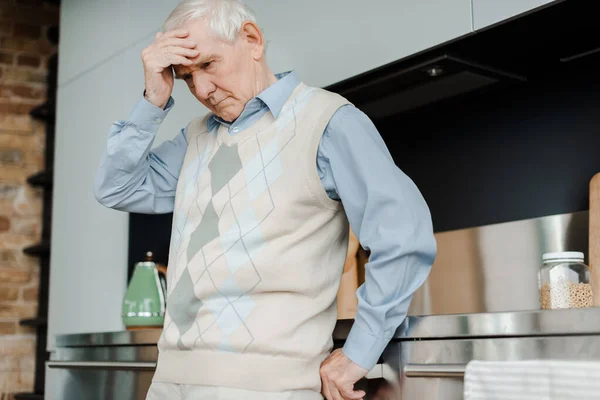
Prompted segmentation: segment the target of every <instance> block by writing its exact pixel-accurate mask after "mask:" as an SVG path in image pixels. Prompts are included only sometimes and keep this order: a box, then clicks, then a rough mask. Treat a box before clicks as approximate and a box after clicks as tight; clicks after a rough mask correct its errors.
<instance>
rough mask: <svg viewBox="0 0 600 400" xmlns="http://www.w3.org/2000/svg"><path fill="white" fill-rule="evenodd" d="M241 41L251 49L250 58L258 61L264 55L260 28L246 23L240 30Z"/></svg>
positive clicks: (263, 43) (263, 40)
mask: <svg viewBox="0 0 600 400" xmlns="http://www.w3.org/2000/svg"><path fill="white" fill-rule="evenodd" d="M240 35H241V36H242V39H243V40H245V41H246V43H247V44H248V45H249V46H250V47H251V49H252V57H253V58H254V60H256V61H259V60H260V59H262V58H263V56H264V54H265V39H264V37H263V34H262V31H261V30H260V28H259V27H258V26H257V25H256V24H255V23H254V22H252V21H246V22H244V24H243V25H242V28H241V29H240Z"/></svg>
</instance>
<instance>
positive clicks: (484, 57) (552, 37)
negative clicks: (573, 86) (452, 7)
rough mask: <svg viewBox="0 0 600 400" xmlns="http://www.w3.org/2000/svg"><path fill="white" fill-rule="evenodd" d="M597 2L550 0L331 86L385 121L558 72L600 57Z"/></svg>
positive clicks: (334, 90) (331, 88)
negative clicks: (491, 24) (417, 110)
mask: <svg viewBox="0 0 600 400" xmlns="http://www.w3.org/2000/svg"><path fill="white" fill-rule="evenodd" d="M594 3H595V2H593V1H582V0H563V1H557V2H554V3H550V4H549V5H548V6H546V7H544V8H543V9H538V10H534V11H532V12H530V13H528V14H526V15H522V16H519V17H516V18H513V19H511V20H507V21H503V22H501V23H499V24H496V25H494V26H491V27H489V28H486V29H484V30H481V31H478V32H474V33H470V34H468V35H466V36H464V37H461V38H458V39H456V40H454V41H452V42H449V43H445V44H442V45H440V46H437V47H435V48H432V49H428V50H426V51H423V52H421V53H417V54H414V55H411V56H409V57H407V58H404V59H401V60H398V61H395V62H393V63H390V64H387V65H384V66H382V67H380V68H377V69H374V70H371V71H368V72H365V73H363V74H360V75H358V76H355V77H352V78H349V79H346V80H344V81H341V82H338V83H336V84H333V85H330V86H328V87H327V88H326V89H328V90H331V91H333V92H336V93H339V94H341V95H342V96H344V97H346V98H347V99H348V100H349V101H351V102H352V103H354V104H355V105H356V106H357V107H359V108H360V109H361V110H363V111H364V112H365V113H366V114H367V115H369V117H371V118H372V119H374V120H381V119H385V118H388V117H392V116H394V115H397V114H401V113H403V112H406V111H411V110H415V109H419V108H420V107H423V106H426V105H430V104H434V103H439V102H440V101H443V100H447V99H451V98H454V99H455V98H456V97H457V96H459V95H468V94H472V93H477V92H479V91H482V90H488V89H493V88H499V87H502V86H503V85H510V84H521V83H524V82H526V81H529V80H535V79H536V78H539V77H542V76H547V75H548V74H552V73H557V72H559V71H561V70H564V69H565V68H566V67H567V66H568V64H573V63H576V62H577V61H579V60H581V59H586V58H589V57H594V56H600V24H599V23H598V21H597V18H596V14H595V13H594V10H593V8H592V5H593V4H594ZM599 66H600V64H599Z"/></svg>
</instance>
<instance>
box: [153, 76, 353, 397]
mask: <svg viewBox="0 0 600 400" xmlns="http://www.w3.org/2000/svg"><path fill="white" fill-rule="evenodd" d="M344 104H347V101H346V100H345V99H344V98H342V97H340V96H339V95H337V94H334V93H331V92H327V91H325V90H322V89H317V88H311V87H308V86H306V85H304V84H300V85H299V86H298V87H297V88H296V89H295V90H294V92H293V93H292V94H291V96H290V97H289V99H288V100H287V101H286V103H285V105H284V106H283V108H282V110H281V112H280V114H279V115H278V117H277V118H276V119H275V118H274V117H273V115H272V114H271V113H270V112H267V113H265V114H264V115H263V116H262V117H261V118H260V119H259V120H258V121H257V122H255V123H254V124H253V125H252V126H250V127H249V128H247V129H246V130H244V131H242V132H239V133H237V134H235V135H231V134H229V132H228V130H227V128H226V127H224V126H219V127H215V128H214V129H212V130H209V128H208V126H207V123H206V121H207V118H204V119H199V120H195V121H193V122H192V123H191V124H190V125H189V126H188V129H187V140H188V148H187V153H186V156H185V159H184V163H183V166H182V169H181V172H180V176H179V181H178V186H177V193H176V198H175V211H174V216H173V229H172V235H171V247H170V255H169V268H168V277H167V287H168V296H167V312H166V316H165V323H164V329H163V332H162V335H161V338H160V340H159V357H158V364H157V369H156V372H155V375H154V380H155V381H163V382H172V383H181V384H197V385H208V386H225V387H236V388H242V389H248V390H260V391H268V392H279V391H289V390H304V389H309V390H315V391H320V386H321V381H320V377H319V365H320V363H321V362H322V361H323V360H324V359H325V358H326V357H327V355H328V354H329V352H330V351H331V348H332V345H333V343H332V332H333V328H334V326H335V323H336V320H337V318H336V316H337V308H336V295H337V291H338V289H339V285H340V279H341V274H342V270H343V265H344V261H345V258H346V251H347V243H348V234H349V232H348V221H347V219H346V215H345V213H344V210H343V207H342V205H341V203H340V202H337V201H334V200H331V199H330V198H329V197H328V196H327V193H326V192H325V190H324V188H323V186H322V184H321V181H320V179H319V175H318V172H317V166H316V158H317V151H318V147H319V143H320V140H321V137H322V134H323V131H324V130H325V128H326V127H327V124H328V122H329V120H330V119H331V117H332V116H333V114H334V113H335V112H336V111H337V110H338V109H339V108H340V107H341V106H342V105H344Z"/></svg>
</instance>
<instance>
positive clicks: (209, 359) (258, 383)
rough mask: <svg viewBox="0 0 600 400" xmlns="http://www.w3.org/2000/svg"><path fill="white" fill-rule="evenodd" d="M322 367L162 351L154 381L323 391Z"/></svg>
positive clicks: (230, 355) (271, 359) (304, 362)
mask: <svg viewBox="0 0 600 400" xmlns="http://www.w3.org/2000/svg"><path fill="white" fill-rule="evenodd" d="M320 365H321V360H320V359H313V360H304V359H298V358H290V357H284V356H265V355H259V354H248V353H244V354H236V353H226V352H220V351H210V350H193V351H178V350H172V351H168V350H166V351H165V350H162V351H161V352H160V353H159V356H158V363H157V366H156V372H155V374H154V378H153V381H155V382H169V383H178V384H185V385H204V386H222V387H232V388H241V389H246V390H257V391H264V392H281V391H290V390H313V391H315V392H320V391H321V377H320V375H319V367H320Z"/></svg>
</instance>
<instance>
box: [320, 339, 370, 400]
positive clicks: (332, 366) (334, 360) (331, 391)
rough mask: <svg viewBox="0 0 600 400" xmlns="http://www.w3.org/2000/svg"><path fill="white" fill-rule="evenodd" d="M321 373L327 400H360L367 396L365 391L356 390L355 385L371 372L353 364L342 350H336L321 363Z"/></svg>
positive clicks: (324, 394)
mask: <svg viewBox="0 0 600 400" xmlns="http://www.w3.org/2000/svg"><path fill="white" fill-rule="evenodd" d="M320 372H321V381H322V383H323V396H325V398H326V399H327V400H359V399H362V398H363V397H364V396H365V392H364V390H354V384H355V383H356V382H358V380H359V379H361V378H363V377H364V376H365V375H367V373H368V372H369V371H367V370H366V369H364V368H362V367H360V366H358V365H356V364H355V363H353V362H352V361H351V360H350V359H349V358H348V357H346V356H345V355H344V353H343V352H342V349H336V350H334V351H333V352H332V353H331V354H330V355H329V357H327V358H326V359H325V361H323V362H322V363H321V370H320Z"/></svg>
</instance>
